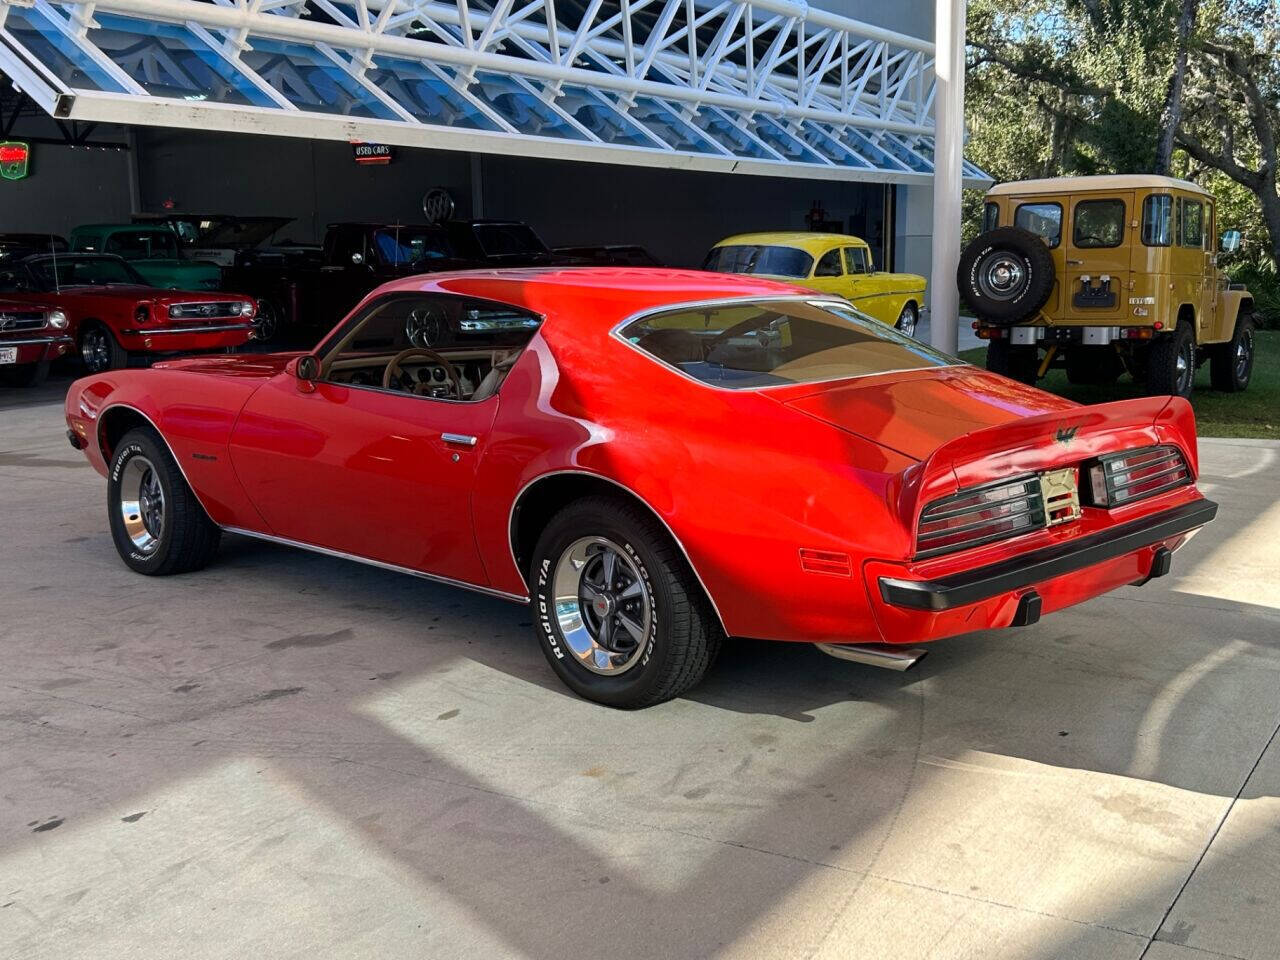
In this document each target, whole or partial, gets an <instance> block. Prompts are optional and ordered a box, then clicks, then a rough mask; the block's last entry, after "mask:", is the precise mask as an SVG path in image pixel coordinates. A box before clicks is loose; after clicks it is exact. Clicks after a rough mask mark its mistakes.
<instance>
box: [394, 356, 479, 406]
mask: <svg viewBox="0 0 1280 960" xmlns="http://www.w3.org/2000/svg"><path fill="white" fill-rule="evenodd" d="M411 357H421V358H422V359H424V360H427V361H428V362H430V363H434V364H435V365H436V366H438V367H440V368H441V369H443V370H444V373H445V376H446V377H448V378H449V383H450V385H451V386H452V388H453V395H454V396H455V397H457V398H458V399H459V400H461V399H462V377H461V376H459V375H458V368H457V367H455V366H454V365H453V364H452V363H450V362H449V361H448V360H446V359H445V358H444V357H442V356H441V355H440V354H438V353H436V352H435V351H434V350H428V349H427V348H426V347H410V348H409V349H408V350H401V351H400V352H399V353H397V354H396V355H395V356H394V357H392V358H391V362H390V363H388V364H387V369H386V370H384V371H383V372H382V386H383V389H387V390H389V389H391V381H392V380H395V379H396V378H397V376H398V374H399V373H400V365H401V364H402V363H404V362H405V361H406V360H408V359H410V358H411ZM430 386H431V385H430V384H427V383H415V384H414V385H413V389H412V390H411V391H410V392H411V393H413V394H415V395H416V396H419V397H420V396H422V395H423V394H425V393H426V392H427V390H428V389H429V388H430Z"/></svg>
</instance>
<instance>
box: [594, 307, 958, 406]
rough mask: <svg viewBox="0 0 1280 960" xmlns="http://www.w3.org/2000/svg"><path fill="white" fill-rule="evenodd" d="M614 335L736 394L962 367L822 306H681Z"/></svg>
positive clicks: (856, 316) (844, 310)
mask: <svg viewBox="0 0 1280 960" xmlns="http://www.w3.org/2000/svg"><path fill="white" fill-rule="evenodd" d="M619 332H620V334H621V335H622V336H623V337H624V338H625V339H626V340H628V341H630V342H631V343H633V344H635V345H636V346H637V347H638V348H640V349H641V350H643V351H644V352H645V353H648V354H650V355H651V356H653V357H656V358H657V359H658V360H661V361H662V362H663V363H666V364H669V365H671V366H673V367H675V368H676V369H678V370H680V371H682V372H683V373H685V374H687V375H688V376H691V377H693V378H694V379H695V380H700V381H702V382H703V383H707V384H711V385H712V386H716V387H724V388H728V389H735V390H742V389H752V388H756V387H769V386H777V385H781V384H789V383H814V382H817V381H822V380H841V379H845V378H848V377H862V376H868V375H870V374H875V373H887V372H889V371H894V370H918V369H923V368H927V367H944V366H950V365H953V364H961V363H962V362H963V361H960V360H957V359H956V358H955V357H949V356H947V355H946V354H943V353H939V352H938V351H936V350H933V349H932V348H930V347H927V346H925V345H924V344H922V343H919V342H917V341H915V340H913V339H911V338H910V337H908V336H905V335H904V334H901V333H898V332H897V331H896V330H894V329H892V328H891V327H888V326H886V325H885V324H883V323H879V322H877V321H875V320H872V319H871V318H870V317H867V316H865V315H863V314H861V313H859V312H858V311H857V310H855V309H853V308H852V307H850V306H848V305H845V304H842V303H839V302H834V301H823V300H812V301H809V300H753V301H730V302H724V303H718V304H711V305H708V306H697V307H680V308H676V309H673V310H667V311H663V312H662V313H656V314H650V315H649V316H645V317H641V318H640V319H638V320H634V321H632V322H631V323H629V324H627V325H626V326H625V327H623V328H622V329H621V330H620V331H619Z"/></svg>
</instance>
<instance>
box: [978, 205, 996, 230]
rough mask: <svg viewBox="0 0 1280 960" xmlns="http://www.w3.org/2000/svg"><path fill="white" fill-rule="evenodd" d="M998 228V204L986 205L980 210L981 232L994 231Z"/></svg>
mask: <svg viewBox="0 0 1280 960" xmlns="http://www.w3.org/2000/svg"><path fill="white" fill-rule="evenodd" d="M998 226H1000V204H998V203H990V202H989V203H987V204H986V206H984V207H983V208H982V232H983V233H987V232H988V231H991V230H994V229H995V228H996V227H998Z"/></svg>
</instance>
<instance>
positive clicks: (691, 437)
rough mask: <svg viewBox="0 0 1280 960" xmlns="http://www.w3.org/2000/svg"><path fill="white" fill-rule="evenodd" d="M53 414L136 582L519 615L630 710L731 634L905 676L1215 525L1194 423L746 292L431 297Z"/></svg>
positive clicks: (515, 283) (820, 308)
mask: <svg viewBox="0 0 1280 960" xmlns="http://www.w3.org/2000/svg"><path fill="white" fill-rule="evenodd" d="M66 415H67V425H68V427H69V428H70V429H69V434H68V435H69V437H70V439H71V442H72V444H73V445H74V446H76V447H78V448H81V449H83V450H84V451H85V453H86V454H87V455H88V457H89V460H90V462H92V464H93V465H94V466H95V467H96V468H97V469H98V470H99V472H101V473H103V474H104V475H105V476H106V477H107V481H108V489H109V496H108V510H109V520H110V524H111V531H112V534H113V535H114V538H115V542H116V545H117V547H118V548H119V551H120V555H121V556H122V557H123V558H124V561H125V563H126V564H128V565H129V566H130V567H132V568H133V569H134V570H137V571H138V572H140V573H146V574H171V573H181V572H185V571H190V570H195V569H197V568H199V567H202V566H203V565H205V564H206V563H208V562H209V560H210V559H211V558H212V556H213V554H214V551H215V550H216V548H217V545H218V539H219V535H220V533H221V532H222V531H228V532H231V533H238V534H245V535H248V536H253V537H261V538H264V539H267V540H273V541H277V542H281V543H286V544H290V545H293V546H297V547H304V548H307V549H311V550H318V551H320V552H322V553H328V554H333V555H338V556H343V557H349V558H351V559H354V560H360V561H364V562H366V563H371V564H375V565H377V566H381V567H386V568H390V569H395V570H401V571H404V572H406V573H411V574H416V575H419V576H422V577H426V578H429V579H432V580H440V581H444V582H446V583H451V584H456V585H458V586H463V587H470V588H472V589H475V590H480V591H483V592H485V593H490V594H495V595H497V596H500V597H504V598H507V599H509V600H514V601H517V602H520V603H532V605H533V607H534V617H533V619H534V621H535V623H536V631H537V634H538V638H539V640H540V642H541V644H542V647H543V649H544V651H545V653H546V655H547V658H548V660H549V661H550V663H551V666H552V667H553V668H554V669H555V671H556V672H557V673H558V674H559V676H560V677H561V678H562V679H563V680H564V682H565V683H566V684H568V686H570V687H571V688H572V689H573V690H575V691H577V692H578V693H579V694H581V695H582V696H584V697H588V698H590V699H593V700H597V701H599V702H601V703H606V704H610V705H613V706H620V707H639V706H645V705H648V704H652V703H657V702H659V701H662V700H665V699H668V698H670V697H674V696H676V695H678V694H680V693H681V692H682V691H684V690H686V689H688V688H689V687H690V686H692V685H693V684H695V683H697V681H698V680H699V678H701V677H702V675H703V674H704V673H705V672H706V670H707V668H708V666H709V665H710V663H711V661H712V659H713V658H714V656H715V653H716V651H717V649H718V648H719V646H720V644H721V642H722V641H723V639H724V638H725V637H758V638H765V639H771V640H790V641H802V642H808V643H816V644H820V645H821V646H822V649H824V650H825V651H826V652H828V653H831V654H833V655H835V656H843V657H844V658H846V659H852V660H861V661H865V662H873V663H881V664H883V665H891V666H896V667H898V668H904V667H905V666H908V665H910V663H912V662H914V660H916V659H918V658H919V656H920V655H921V654H922V652H923V651H922V650H920V649H916V648H913V646H912V645H914V644H918V643H920V642H922V641H927V640H936V639H938V638H940V637H948V636H953V635H956V634H960V633H967V632H970V631H974V630H980V629H986V628H993V627H1008V626H1019V625H1025V624H1029V623H1033V622H1035V621H1036V620H1037V619H1038V618H1039V617H1040V616H1041V615H1042V614H1044V613H1049V612H1051V611H1054V610H1058V609H1060V608H1062V607H1066V606H1069V605H1071V604H1075V603H1080V602H1081V601H1084V600H1088V599H1090V598H1092V597H1095V596H1097V595H1099V594H1101V593H1105V592H1107V591H1108V590H1111V589H1114V588H1115V587H1118V586H1121V585H1123V584H1128V583H1140V582H1144V581H1146V580H1148V579H1150V578H1151V577H1157V576H1161V575H1162V574H1164V573H1166V572H1167V571H1168V569H1169V564H1170V558H1171V555H1172V553H1173V551H1174V550H1176V549H1177V548H1178V547H1179V546H1180V545H1181V544H1182V543H1183V542H1184V541H1185V540H1186V539H1187V537H1188V536H1189V535H1190V534H1191V533H1193V532H1194V531H1195V530H1197V529H1198V528H1199V527H1201V526H1202V525H1203V524H1205V523H1206V522H1208V521H1209V520H1211V519H1212V518H1213V515H1214V512H1215V510H1216V505H1215V504H1213V503H1211V502H1209V501H1208V500H1205V499H1204V498H1203V497H1202V496H1201V495H1200V493H1199V492H1198V491H1197V489H1196V487H1195V476H1196V469H1197V463H1196V437H1195V426H1194V421H1193V418H1192V413H1191V408H1190V407H1189V406H1188V404H1187V403H1186V401H1185V400H1181V399H1178V398H1169V397H1152V398H1148V399H1140V400H1127V401H1123V402H1119V403H1111V404H1105V405H1101V406H1079V405H1077V404H1074V403H1071V402H1070V401H1067V400H1064V399H1062V398H1059V397H1055V396H1051V395H1050V394H1047V393H1042V392H1040V391H1039V390H1035V389H1033V388H1031V387H1027V386H1023V385H1022V384H1019V383H1015V382H1014V381H1012V380H1006V379H1005V378H1003V377H1000V376H997V375H995V374H992V373H988V372H985V371H983V370H979V369H976V368H974V367H972V366H969V365H967V364H964V363H961V362H960V361H958V360H956V359H954V358H952V357H947V356H944V355H942V354H939V353H936V352H934V351H933V350H931V349H929V348H928V347H926V346H923V345H921V344H919V343H917V342H915V341H914V340H910V339H908V338H906V337H904V336H902V335H901V334H899V333H897V332H895V331H893V330H891V329H889V328H887V327H886V326H884V325H883V324H880V323H877V322H875V321H874V320H869V319H867V318H866V317H864V316H862V315H861V314H859V313H857V312H856V311H855V310H853V309H852V308H851V307H850V306H849V305H848V304H847V303H846V302H844V301H841V300H835V299H830V298H826V297H823V296H821V295H817V294H806V293H797V291H796V289H795V288H794V287H790V286H784V285H781V284H775V283H772V282H768V281H763V280H758V279H752V278H746V277H737V276H732V275H726V274H708V273H695V272H684V271H674V270H658V269H654V270H645V269H625V268H618V269H610V268H601V269H539V270H499V271H494V272H474V273H462V274H436V275H433V276H430V277H422V276H420V277H411V278H408V279H405V280H399V281H396V282H394V283H390V284H387V285H386V286H383V287H381V288H379V289H378V290H376V291H374V293H372V294H370V295H369V296H368V297H367V298H366V299H365V300H364V301H363V302H362V303H361V304H360V305H359V306H358V307H357V308H356V309H355V310H354V311H353V312H352V313H351V315H350V316H349V317H347V318H346V319H345V320H344V321H343V322H342V323H340V324H339V325H338V326H337V327H336V328H335V329H334V330H333V331H332V332H331V333H330V334H329V335H328V337H327V338H326V339H325V340H324V341H323V342H322V343H321V344H320V346H319V347H318V348H317V349H316V350H315V351H314V352H313V353H309V354H302V355H299V354H288V355H275V356H220V357H211V358H205V359H188V360H175V361H170V362H165V363H161V364H158V365H156V366H155V367H153V368H152V369H150V370H121V371H113V372H110V373H106V374H101V375H98V376H93V377H89V378H87V379H84V380H81V381H79V382H78V383H77V384H76V385H75V386H74V387H73V388H72V390H71V392H70V393H69V394H68V396H67V407H66Z"/></svg>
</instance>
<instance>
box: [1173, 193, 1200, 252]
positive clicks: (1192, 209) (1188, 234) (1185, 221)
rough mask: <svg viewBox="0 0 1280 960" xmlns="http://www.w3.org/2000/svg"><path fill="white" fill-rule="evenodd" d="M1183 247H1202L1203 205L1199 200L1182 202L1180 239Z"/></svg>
mask: <svg viewBox="0 0 1280 960" xmlns="http://www.w3.org/2000/svg"><path fill="white" fill-rule="evenodd" d="M1178 242H1179V243H1181V244H1182V246H1184V247H1197V248H1199V247H1203V246H1204V204H1202V203H1201V202H1200V201H1199V200H1183V201H1182V237H1181V238H1180V239H1179V241H1178Z"/></svg>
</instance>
